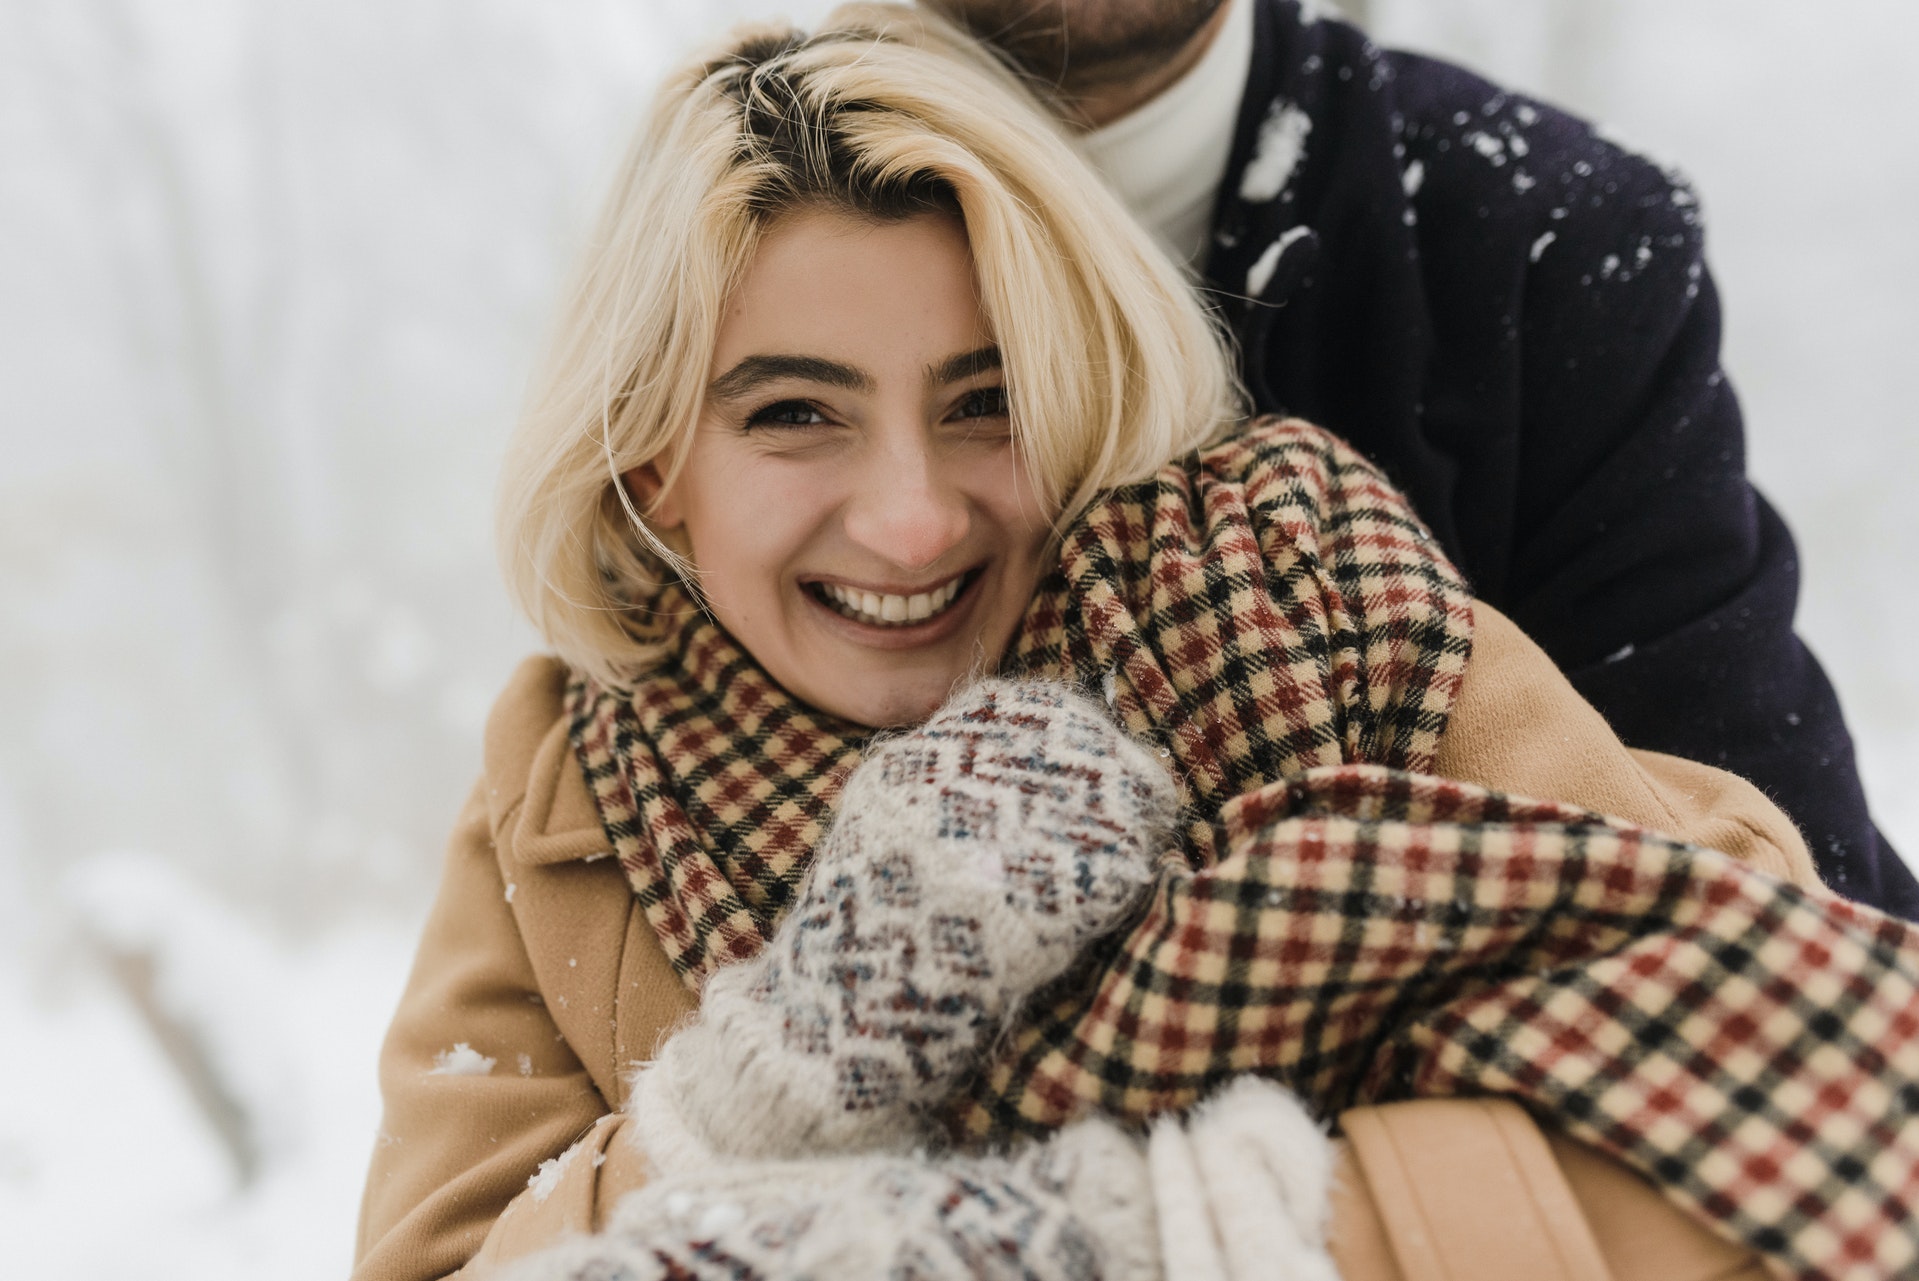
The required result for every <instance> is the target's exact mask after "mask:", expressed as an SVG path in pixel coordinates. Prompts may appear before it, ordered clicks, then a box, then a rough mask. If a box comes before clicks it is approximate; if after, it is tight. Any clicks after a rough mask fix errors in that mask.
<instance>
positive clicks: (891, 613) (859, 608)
mask: <svg viewBox="0 0 1919 1281" xmlns="http://www.w3.org/2000/svg"><path fill="white" fill-rule="evenodd" d="M965 583H966V576H965V575H964V574H962V575H960V576H959V577H957V578H950V579H948V580H947V581H946V582H945V583H943V584H941V585H940V586H938V587H935V588H934V589H933V590H932V591H930V592H920V593H919V594H918V595H914V596H888V595H884V594H882V593H879V592H865V591H860V590H858V589H856V588H852V587H841V586H840V585H839V584H838V583H821V584H820V588H821V590H822V591H824V592H825V593H826V598H827V599H828V600H830V601H832V602H833V603H834V604H835V605H837V606H839V611H840V613H842V614H845V615H846V616H847V617H848V618H853V619H857V620H859V621H860V622H862V623H872V624H875V625H877V626H886V625H888V624H892V625H895V626H897V625H899V624H901V623H923V622H925V621H926V620H927V619H929V618H931V617H932V616H933V615H935V614H937V613H940V612H941V611H943V610H944V609H945V608H946V607H947V606H948V605H951V604H952V603H953V600H954V598H955V597H957V596H958V595H959V593H960V588H961V587H963V586H964V585H965Z"/></svg>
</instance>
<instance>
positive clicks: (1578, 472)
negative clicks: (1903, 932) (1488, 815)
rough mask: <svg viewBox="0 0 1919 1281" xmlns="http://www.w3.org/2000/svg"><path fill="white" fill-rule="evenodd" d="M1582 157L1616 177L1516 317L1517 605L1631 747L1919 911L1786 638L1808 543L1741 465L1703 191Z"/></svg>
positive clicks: (1851, 879)
mask: <svg viewBox="0 0 1919 1281" xmlns="http://www.w3.org/2000/svg"><path fill="white" fill-rule="evenodd" d="M1583 154H1584V155H1585V156H1586V157H1587V161H1586V163H1587V164H1588V167H1589V169H1591V170H1593V171H1596V172H1595V173H1594V181H1595V182H1598V180H1599V179H1600V178H1601V177H1602V176H1603V177H1604V182H1603V183H1600V184H1599V185H1598V186H1597V187H1596V188H1595V189H1594V194H1593V196H1592V197H1591V198H1588V199H1584V200H1569V201H1567V202H1566V204H1565V205H1564V209H1565V211H1566V212H1567V214H1568V216H1567V217H1566V218H1564V219H1563V220H1561V221H1559V222H1557V223H1555V224H1553V225H1554V228H1555V229H1556V236H1557V239H1555V240H1554V241H1553V242H1552V243H1551V244H1550V245H1548V246H1546V247H1545V248H1544V251H1543V252H1542V253H1540V254H1539V256H1538V260H1537V262H1536V263H1535V264H1533V265H1532V266H1531V269H1530V271H1529V273H1528V278H1527V284H1526V286H1525V290H1524V298H1523V303H1522V306H1521V309H1520V310H1521V315H1522V316H1523V317H1524V329H1523V340H1524V341H1523V352H1524V355H1523V358H1522V373H1521V384H1520V387H1521V415H1522V433H1523V435H1522V441H1521V444H1520V447H1519V458H1520V475H1519V494H1520V502H1519V504H1518V508H1517V510H1516V511H1515V513H1514V534H1515V541H1514V546H1513V556H1512V561H1511V564H1510V576H1509V577H1508V579H1507V581H1506V583H1505V591H1506V596H1505V599H1504V601H1503V602H1502V603H1503V604H1504V606H1505V607H1506V608H1507V609H1508V611H1509V612H1510V613H1511V615H1512V617H1513V619H1514V620H1515V621H1516V622H1518V623H1519V625H1520V626H1521V627H1523V628H1524V629H1525V630H1526V632H1527V633H1528V634H1529V635H1531V636H1533V637H1534V638H1535V639H1537V640H1538V642H1539V644H1540V645H1541V647H1542V648H1543V649H1544V650H1545V651H1546V652H1547V653H1549V654H1551V655H1552V656H1553V658H1554V659H1555V661H1557V662H1558V663H1559V664H1560V665H1561V667H1562V668H1563V669H1564V670H1565V671H1566V673H1567V674H1568V676H1569V677H1570V678H1571V680H1572V683H1573V685H1574V687H1575V688H1577V689H1578V690H1579V692H1580V693H1581V694H1582V695H1584V696H1585V697H1586V698H1587V699H1588V700H1590V701H1591V702H1592V704H1593V705H1594V706H1595V707H1597V708H1598V709H1599V711H1600V712H1601V713H1602V714H1603V715H1604V716H1605V718H1606V719H1607V721H1608V722H1609V723H1610V724H1611V725H1612V726H1613V728H1614V730H1615V731H1616V732H1617V733H1618V734H1619V736H1620V737H1621V738H1622V739H1624V740H1625V741H1626V742H1627V743H1629V744H1631V745H1633V746H1634V747H1639V748H1646V749H1650V750H1654V751H1658V752H1660V753H1666V754H1671V755H1674V756H1680V757H1684V758H1687V759H1689V760H1694V761H1703V762H1705V763H1707V764H1710V765H1717V766H1719V767H1721V768H1723V769H1726V770H1729V771H1731V772H1732V773H1734V774H1737V775H1739V776H1740V777H1742V778H1745V779H1749V780H1751V781H1752V782H1753V783H1755V784H1756V785H1757V786H1758V787H1759V788H1760V789H1761V790H1763V791H1764V792H1765V793H1766V794H1767V795H1768V796H1770V797H1772V798H1773V799H1774V800H1776V801H1777V802H1778V803H1779V805H1780V806H1781V807H1783V808H1784V809H1785V810H1786V812H1787V813H1789V814H1791V815H1792V817H1793V819H1794V820H1795V821H1796V822H1797V823H1798V825H1799V827H1800V828H1801V829H1802V830H1803V831H1804V832H1806V833H1807V834H1808V835H1809V836H1810V837H1811V852H1812V854H1813V856H1814V858H1815V860H1816V862H1817V865H1818V867H1819V870H1820V872H1821V874H1822V876H1823V878H1824V880H1825V881H1826V883H1827V884H1829V885H1830V886H1832V887H1833V888H1834V889H1836V890H1838V891H1839V892H1840V893H1842V894H1845V895H1846V896H1848V897H1851V898H1856V899H1860V900H1862V901H1865V902H1868V903H1871V904H1873V905H1875V906H1878V907H1881V908H1883V909H1886V910H1888V911H1891V912H1894V913H1896V914H1899V915H1903V916H1906V917H1909V918H1910V917H1913V916H1915V915H1919V883H1916V882H1915V881H1914V879H1913V876H1912V873H1911V872H1910V871H1908V870H1907V868H1906V867H1905V865H1904V864H1903V863H1902V862H1901V861H1900V859H1899V857H1898V855H1897V854H1896V853H1895V852H1894V851H1893V850H1892V849H1891V847H1890V846H1889V845H1888V844H1887V843H1886V842H1885V840H1884V839H1883V838H1882V837H1881V836H1880V835H1879V833H1878V831H1877V830H1876V829H1875V827H1874V826H1873V823H1872V820H1871V818H1870V817H1869V815H1868V814H1867V810H1866V801H1865V796H1864V793H1863V792H1862V790H1861V788H1860V784H1859V779H1858V774H1857V771H1856V769H1855V766H1854V764H1853V751H1852V741H1851V738H1850V737H1849V735H1848V734H1847V731H1846V727H1845V724H1844V721H1843V719H1842V717H1841V714H1840V709H1839V704H1838V699H1837V696H1836V695H1835V694H1834V692H1833V689H1832V686H1831V684H1830V683H1829V682H1828V681H1827V679H1826V676H1825V674H1824V672H1822V671H1821V670H1820V667H1819V664H1818V662H1817V661H1816V660H1815V659H1814V658H1813V656H1812V654H1811V653H1810V652H1809V651H1808V650H1807V648H1806V647H1805V645H1804V644H1803V643H1802V642H1801V641H1800V639H1799V638H1798V636H1797V635H1796V634H1795V633H1794V630H1793V611H1794V607H1795V605H1796V601H1797V596H1798V587H1799V584H1798V575H1799V565H1798V553H1797V550H1796V548H1795V547H1794V545H1793V539H1792V535H1791V533H1790V532H1789V531H1788V530H1787V528H1786V525H1785V523H1784V522H1783V521H1782V520H1781V519H1780V518H1779V515H1778V514H1777V513H1776V512H1775V511H1774V510H1773V509H1772V507H1771V506H1770V505H1769V504H1768V503H1767V502H1766V501H1765V499H1764V498H1762V497H1761V496H1760V495H1759V494H1758V493H1757V492H1755V490H1754V489H1753V486H1752V484H1751V482H1750V481H1749V480H1748V479H1747V476H1746V470H1745V463H1746V457H1745V440H1744V432H1743V426H1742V421H1741V413H1740V408H1739V403H1738V399H1737V397H1736V396H1735V395H1734V394H1733V390H1732V388H1731V386H1730V385H1729V384H1728V383H1727V381H1726V378H1725V376H1724V373H1723V371H1722V370H1721V367H1720V361H1719V341H1720V323H1721V322H1720V313H1719V301H1718V296H1717V293H1716V291H1715V290H1714V288H1713V282H1712V279H1711V276H1710V275H1709V274H1708V272H1707V270H1706V266H1705V259H1704V238H1703V232H1702V230H1701V227H1700V225H1699V220H1698V218H1697V216H1696V215H1697V210H1696V201H1695V200H1694V198H1693V196H1692V194H1691V192H1690V191H1689V190H1688V189H1687V188H1686V187H1685V186H1684V184H1683V183H1682V182H1680V181H1678V180H1677V179H1676V178H1675V177H1674V176H1673V175H1672V174H1670V173H1668V172H1665V171H1661V170H1660V169H1659V168H1658V167H1657V166H1655V165H1653V164H1651V163H1649V162H1647V161H1645V160H1643V159H1642V158H1640V157H1636V156H1633V155H1630V154H1627V153H1622V152H1620V151H1618V150H1617V149H1615V148H1612V147H1610V146H1609V145H1607V144H1605V143H1603V142H1597V141H1588V142H1586V143H1585V144H1584V145H1583ZM1573 163H1574V164H1575V165H1577V164H1579V163H1581V162H1580V161H1577V160H1575V161H1573Z"/></svg>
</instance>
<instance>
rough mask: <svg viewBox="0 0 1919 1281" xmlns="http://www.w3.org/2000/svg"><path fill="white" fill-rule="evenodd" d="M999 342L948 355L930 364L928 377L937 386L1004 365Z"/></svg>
mask: <svg viewBox="0 0 1919 1281" xmlns="http://www.w3.org/2000/svg"><path fill="white" fill-rule="evenodd" d="M1002 363H1003V362H1002V361H1001V360H1000V354H999V344H998V343H988V344H986V346H984V347H980V348H978V349H976V350H974V351H968V352H962V353H961V354H959V355H957V356H951V357H948V358H947V359H946V360H944V361H942V362H941V363H940V364H937V365H928V366H927V368H926V379H927V381H928V382H930V383H933V384H934V385H936V386H939V385H943V384H946V383H956V382H964V381H965V380H966V379H968V378H974V377H977V376H979V375H980V374H983V373H986V372H988V371H989V370H994V369H998V368H1000V367H1001V365H1002Z"/></svg>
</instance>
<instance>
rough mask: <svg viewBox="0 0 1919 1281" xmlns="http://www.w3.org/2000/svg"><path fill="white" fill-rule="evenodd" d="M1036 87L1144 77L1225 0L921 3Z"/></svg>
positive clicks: (1067, 87)
mask: <svg viewBox="0 0 1919 1281" xmlns="http://www.w3.org/2000/svg"><path fill="white" fill-rule="evenodd" d="M922 2H923V3H924V4H925V5H926V7H927V8H929V9H932V10H934V11H936V12H938V13H941V14H943V15H945V16H946V17H948V18H951V19H953V20H954V21H955V22H957V23H959V24H960V25H961V26H963V27H965V28H966V29H967V30H968V31H970V32H972V33H973V35H974V36H976V37H977V38H979V39H980V40H981V41H983V42H985V43H986V44H990V45H992V46H994V47H995V48H997V49H999V50H1000V51H1001V52H1003V53H1004V54H1006V56H1007V57H1009V58H1011V59H1012V60H1013V62H1014V63H1015V64H1017V65H1018V66H1019V67H1020V68H1021V69H1022V70H1024V71H1025V72H1026V73H1027V74H1028V75H1030V76H1032V77H1033V78H1034V79H1035V80H1037V81H1039V82H1040V83H1042V84H1045V85H1049V86H1053V87H1055V88H1057V89H1060V90H1063V91H1067V92H1074V91H1082V92H1083V91H1085V90H1089V89H1102V88H1106V87H1109V86H1111V85H1114V84H1119V83H1124V82H1126V81H1129V80H1132V79H1135V78H1137V77H1141V76H1149V75H1151V74H1153V73H1154V72H1155V71H1157V70H1158V69H1159V68H1160V67H1162V66H1164V65H1165V64H1166V63H1168V62H1170V61H1172V60H1173V59H1175V58H1177V57H1178V56H1179V54H1180V52H1181V51H1182V50H1183V49H1184V48H1185V47H1186V45H1187V44H1188V42H1190V41H1191V40H1192V39H1193V37H1194V36H1196V35H1197V34H1199V31H1200V29H1201V28H1202V27H1204V26H1205V25H1206V24H1207V23H1208V22H1210V21H1211V20H1212V18H1213V15H1214V14H1216V13H1218V12H1219V9H1220V7H1221V6H1222V5H1223V4H1225V3H1226V0H1052V2H1051V3H1048V2H1047V0H922Z"/></svg>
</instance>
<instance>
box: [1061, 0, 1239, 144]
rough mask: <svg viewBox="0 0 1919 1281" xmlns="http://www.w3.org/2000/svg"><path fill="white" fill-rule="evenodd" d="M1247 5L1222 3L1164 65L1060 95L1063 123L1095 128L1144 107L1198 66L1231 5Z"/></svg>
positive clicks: (1080, 127) (1229, 0) (1223, 23)
mask: <svg viewBox="0 0 1919 1281" xmlns="http://www.w3.org/2000/svg"><path fill="white" fill-rule="evenodd" d="M1247 2H1248V0H1227V3H1226V4H1223V5H1221V6H1220V7H1219V12H1218V13H1215V14H1214V15H1213V16H1212V17H1211V18H1210V19H1209V20H1208V21H1207V23H1206V25H1205V26H1203V27H1201V28H1200V29H1199V30H1198V31H1195V32H1194V33H1193V36H1192V39H1190V40H1188V41H1187V42H1186V43H1185V45H1184V46H1182V47H1181V48H1180V50H1179V52H1178V53H1177V54H1175V55H1174V56H1173V57H1171V58H1169V59H1167V60H1166V61H1165V62H1161V63H1158V64H1156V65H1155V66H1153V67H1152V68H1150V69H1148V70H1144V71H1141V72H1138V73H1137V74H1134V75H1129V76H1122V77H1116V78H1114V79H1113V80H1111V81H1109V82H1106V83H1103V84H1097V85H1084V86H1079V87H1077V88H1076V89H1075V90H1074V91H1073V93H1072V94H1071V95H1070V97H1069V96H1067V95H1062V96H1061V101H1060V103H1059V107H1060V111H1061V114H1062V115H1063V116H1064V117H1065V118H1066V122H1067V123H1068V124H1069V125H1072V126H1073V127H1075V128H1078V129H1098V128H1099V127H1101V126H1102V125H1108V124H1111V123H1112V122H1113V121H1115V120H1118V119H1119V118H1120V117H1121V116H1123V115H1125V114H1127V113H1128V112H1130V111H1133V110H1135V109H1137V108H1139V107H1142V106H1145V105H1146V104H1147V103H1148V102H1151V101H1152V100H1153V99H1154V98H1156V97H1158V96H1159V95H1160V94H1161V93H1163V92H1164V91H1165V90H1166V89H1167V87H1168V86H1170V85H1172V84H1174V83H1176V82H1177V81H1178V80H1179V78H1180V77H1181V76H1183V75H1185V74H1186V73H1187V72H1189V71H1191V70H1192V69H1193V68H1194V67H1196V66H1198V65H1199V60H1200V59H1201V58H1203V57H1205V56H1206V51H1207V50H1208V49H1210V48H1211V47H1212V44H1213V41H1214V40H1215V39H1217V38H1218V36H1219V32H1220V28H1222V27H1224V26H1225V25H1226V15H1227V14H1228V13H1229V12H1231V10H1232V8H1233V5H1235V4H1245V3H1247Z"/></svg>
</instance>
